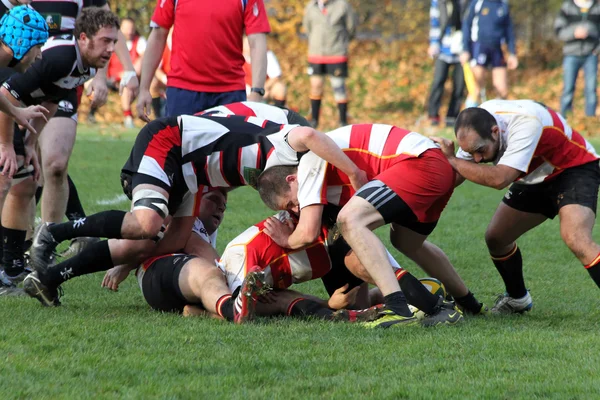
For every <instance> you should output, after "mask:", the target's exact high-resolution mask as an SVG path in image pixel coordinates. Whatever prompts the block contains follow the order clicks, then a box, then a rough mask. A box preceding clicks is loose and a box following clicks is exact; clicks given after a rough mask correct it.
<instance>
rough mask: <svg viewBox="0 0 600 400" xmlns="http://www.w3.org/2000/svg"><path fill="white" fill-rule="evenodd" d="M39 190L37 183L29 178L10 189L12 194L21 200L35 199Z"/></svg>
mask: <svg viewBox="0 0 600 400" xmlns="http://www.w3.org/2000/svg"><path fill="white" fill-rule="evenodd" d="M36 190H37V183H36V182H35V181H34V180H33V177H29V178H27V179H25V180H23V181H21V182H19V183H18V184H17V185H14V186H12V187H11V188H10V194H11V195H12V196H16V197H19V198H33V196H35V192H36Z"/></svg>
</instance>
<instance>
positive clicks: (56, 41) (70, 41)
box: [42, 33, 77, 57]
mask: <svg viewBox="0 0 600 400" xmlns="http://www.w3.org/2000/svg"><path fill="white" fill-rule="evenodd" d="M76 46H77V43H76V40H75V36H74V35H72V34H70V33H66V34H63V35H57V36H51V37H50V38H48V40H47V41H46V44H44V46H43V47H42V52H44V57H47V54H50V53H56V54H59V53H61V52H62V53H65V54H67V53H69V54H70V53H73V54H75V53H76ZM47 52H49V53H47Z"/></svg>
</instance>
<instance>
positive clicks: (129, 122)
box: [88, 18, 146, 128]
mask: <svg viewBox="0 0 600 400" xmlns="http://www.w3.org/2000/svg"><path fill="white" fill-rule="evenodd" d="M121 33H122V34H123V36H124V37H125V44H126V45H127V50H129V56H130V57H131V62H132V64H133V68H134V70H135V73H136V74H137V75H138V76H139V75H140V73H141V71H142V56H143V55H144V51H146V38H144V37H143V36H141V35H140V34H139V33H138V31H137V29H136V27H135V21H134V20H133V19H132V18H123V19H122V20H121ZM123 73H124V70H123V65H122V64H121V62H120V61H119V58H118V57H117V55H116V54H113V55H112V57H111V58H110V61H109V63H108V67H107V71H106V76H107V83H108V85H109V87H110V88H111V89H113V90H116V91H118V90H119V85H120V83H121V78H122V77H123ZM132 95H133V93H132V92H131V91H129V90H125V91H123V94H122V95H121V108H122V109H123V124H124V125H125V128H134V125H133V115H132V113H131V103H132V102H133V100H134V99H133V97H132ZM97 109H98V108H97V107H92V108H91V109H90V115H89V117H88V120H89V121H90V122H92V123H94V122H95V120H96V119H95V114H96V111H97Z"/></svg>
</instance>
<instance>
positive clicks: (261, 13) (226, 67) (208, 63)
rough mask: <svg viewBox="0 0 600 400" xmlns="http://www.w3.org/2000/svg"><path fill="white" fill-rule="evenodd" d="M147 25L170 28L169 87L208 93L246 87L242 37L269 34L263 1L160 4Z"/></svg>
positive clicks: (162, 0) (184, 0)
mask: <svg viewBox="0 0 600 400" xmlns="http://www.w3.org/2000/svg"><path fill="white" fill-rule="evenodd" d="M175 19H177V23H176V24H174V22H175ZM151 26H153V27H157V26H160V27H162V28H165V29H169V28H171V26H173V47H172V49H171V71H170V72H169V73H168V82H169V86H170V87H176V88H180V89H186V90H191V91H196V92H212V93H219V92H229V91H234V90H244V89H245V83H244V69H243V65H244V56H243V55H242V35H243V34H244V32H245V33H246V34H247V35H252V34H254V33H268V32H270V30H271V28H270V26H269V20H268V18H267V13H266V11H265V7H264V4H263V1H262V0H223V1H220V2H219V3H213V2H208V1H203V0H160V1H158V2H157V5H156V9H155V10H154V14H153V15H152V23H151Z"/></svg>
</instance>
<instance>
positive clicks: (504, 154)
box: [456, 100, 599, 185]
mask: <svg viewBox="0 0 600 400" xmlns="http://www.w3.org/2000/svg"><path fill="white" fill-rule="evenodd" d="M479 107H481V108H483V109H485V110H487V111H489V112H490V113H491V114H492V115H493V116H494V118H496V122H497V124H498V127H499V129H500V135H499V138H500V148H499V151H498V155H497V157H496V159H495V160H494V161H493V163H494V165H506V166H508V167H511V168H514V169H516V170H518V171H521V172H522V173H523V174H522V175H521V176H520V177H519V178H518V179H517V180H516V182H519V183H522V184H526V185H533V184H537V183H541V182H543V181H546V180H548V179H552V178H554V177H555V176H556V175H558V174H560V173H561V172H562V171H564V170H565V169H567V168H573V167H576V166H579V165H583V164H587V163H590V162H592V161H595V160H597V159H598V158H599V157H598V155H597V154H596V151H595V150H594V147H593V146H592V145H591V144H590V143H589V142H588V141H587V140H585V139H584V138H583V136H581V135H580V134H579V133H578V132H577V131H575V130H573V129H572V128H571V127H570V126H569V125H568V124H567V122H566V121H565V119H564V118H563V117H562V116H561V115H560V114H558V113H557V112H555V111H554V110H552V109H550V108H547V107H545V106H544V105H542V104H540V103H537V102H535V101H533V100H490V101H487V102H485V103H483V104H481V105H480V106H479ZM456 156H457V157H458V158H462V159H465V160H472V159H473V157H472V156H471V155H470V154H469V153H467V152H465V151H463V150H462V149H459V151H458V153H457V155H456Z"/></svg>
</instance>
